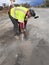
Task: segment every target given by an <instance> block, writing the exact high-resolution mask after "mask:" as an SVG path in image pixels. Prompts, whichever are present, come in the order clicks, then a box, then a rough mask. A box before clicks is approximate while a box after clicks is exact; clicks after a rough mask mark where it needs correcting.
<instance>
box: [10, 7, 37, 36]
mask: <svg viewBox="0 0 49 65" xmlns="http://www.w3.org/2000/svg"><path fill="white" fill-rule="evenodd" d="M35 15H36V14H35V12H34V10H32V9H28V8H25V7H22V6H17V7H13V8H11V9H10V11H9V17H10V19H11V21H12V23H13V25H14V31H15V36H16V37H18V36H19V35H20V34H21V33H22V32H24V31H25V30H26V24H27V20H28V18H30V17H32V16H33V17H34V18H35Z"/></svg>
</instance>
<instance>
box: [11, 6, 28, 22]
mask: <svg viewBox="0 0 49 65" xmlns="http://www.w3.org/2000/svg"><path fill="white" fill-rule="evenodd" d="M27 11H28V8H25V7H22V6H20V7H14V8H12V9H11V11H10V15H11V16H12V17H13V18H15V19H18V21H19V22H21V23H23V22H24V19H25V15H26V13H27Z"/></svg>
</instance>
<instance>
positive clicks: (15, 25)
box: [9, 14, 20, 35]
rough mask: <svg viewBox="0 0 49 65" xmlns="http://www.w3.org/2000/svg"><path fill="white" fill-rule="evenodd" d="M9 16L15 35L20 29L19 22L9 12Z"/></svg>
mask: <svg viewBox="0 0 49 65" xmlns="http://www.w3.org/2000/svg"><path fill="white" fill-rule="evenodd" d="M9 18H10V19H11V21H12V23H13V25H14V33H15V35H19V34H20V31H19V23H18V20H17V19H15V18H13V17H12V16H11V15H10V14H9Z"/></svg>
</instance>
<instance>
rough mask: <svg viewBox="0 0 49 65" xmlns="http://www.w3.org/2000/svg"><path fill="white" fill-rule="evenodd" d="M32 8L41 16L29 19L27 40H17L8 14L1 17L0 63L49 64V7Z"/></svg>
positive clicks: (4, 64) (13, 64) (11, 64)
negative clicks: (3, 17) (5, 16)
mask: <svg viewBox="0 0 49 65" xmlns="http://www.w3.org/2000/svg"><path fill="white" fill-rule="evenodd" d="M32 9H34V10H35V12H36V13H37V15H38V16H39V18H38V19H34V18H30V19H29V20H28V24H27V30H28V32H29V33H28V35H27V36H28V39H27V40H23V41H22V40H16V38H15V37H14V31H13V24H12V23H11V21H10V19H9V18H8V16H7V18H6V19H3V20H1V17H0V65H49V8H32Z"/></svg>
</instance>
